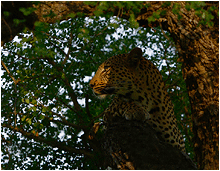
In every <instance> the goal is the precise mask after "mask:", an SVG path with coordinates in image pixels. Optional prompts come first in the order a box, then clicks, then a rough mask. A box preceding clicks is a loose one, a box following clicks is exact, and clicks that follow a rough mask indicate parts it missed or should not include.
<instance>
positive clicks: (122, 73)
mask: <svg viewBox="0 0 220 171" xmlns="http://www.w3.org/2000/svg"><path fill="white" fill-rule="evenodd" d="M142 53H143V52H142V50H141V48H139V47H135V48H133V49H132V50H131V51H130V53H127V54H119V55H116V56H112V57H110V58H108V59H107V60H106V61H104V62H103V63H102V64H101V65H100V66H99V67H98V70H97V71H96V73H95V75H94V76H93V78H92V79H91V80H90V82H89V85H90V87H91V88H92V90H93V92H94V94H95V95H96V96H98V97H99V98H100V99H104V98H106V96H108V95H114V98H113V101H112V102H111V104H110V105H109V106H108V107H107V108H106V109H105V111H104V116H103V120H104V121H112V120H113V119H114V118H117V117H123V118H125V119H126V120H138V121H141V122H145V123H148V124H149V125H150V126H151V127H152V128H153V129H154V130H156V132H157V133H158V134H159V135H160V136H161V137H162V139H163V141H165V142H166V143H168V144H170V145H172V146H174V147H177V148H179V149H180V150H181V151H182V152H185V143H184V139H183V136H182V134H181V132H180V130H179V128H178V126H177V120H176V117H175V114H174V106H173V103H172V102H171V99H170V97H169V94H168V92H167V90H166V88H165V83H164V81H163V78H162V75H161V73H160V71H159V70H158V69H157V67H156V66H155V65H154V64H153V63H152V62H151V61H150V60H148V59H146V58H145V57H143V56H142Z"/></svg>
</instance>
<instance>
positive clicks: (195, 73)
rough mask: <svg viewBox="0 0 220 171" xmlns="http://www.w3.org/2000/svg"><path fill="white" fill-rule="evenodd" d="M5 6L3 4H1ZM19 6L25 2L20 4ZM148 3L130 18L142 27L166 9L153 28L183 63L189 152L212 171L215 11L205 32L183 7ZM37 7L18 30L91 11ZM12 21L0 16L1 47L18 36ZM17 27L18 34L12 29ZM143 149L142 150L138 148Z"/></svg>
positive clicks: (78, 6) (60, 5) (215, 157)
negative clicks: (191, 137)
mask: <svg viewBox="0 0 220 171" xmlns="http://www.w3.org/2000/svg"><path fill="white" fill-rule="evenodd" d="M7 3H8V4H7ZM22 3H23V4H24V6H25V5H26V3H27V2H22ZM146 3H150V4H151V5H150V7H148V8H145V7H144V8H143V9H141V12H140V14H139V15H138V16H136V19H137V21H138V22H139V24H140V26H143V27H148V21H147V20H148V17H149V16H151V15H152V14H153V12H156V11H157V10H166V14H164V16H161V18H159V19H158V20H157V21H156V22H154V23H152V25H155V26H162V28H163V29H164V30H167V31H169V32H170V33H171V36H172V38H173V40H174V42H175V44H176V48H177V50H178V52H179V56H180V60H181V61H182V62H183V65H182V71H183V76H184V79H185V81H186V85H187V90H188V94H189V98H190V103H191V109H192V119H193V131H194V149H195V154H196V161H197V164H198V168H199V169H213V170H214V169H218V168H219V150H218V140H219V132H218V130H219V128H218V122H219V118H218V117H219V116H218V113H219V99H218V96H219V73H218V71H219V65H218V64H219V63H218V61H219V60H218V56H219V49H218V47H219V45H218V39H219V31H218V28H219V23H218V20H219V18H218V14H217V11H218V9H217V10H215V11H214V12H213V13H214V16H215V18H214V27H212V28H207V27H205V26H201V25H200V26H199V27H198V26H197V24H198V22H199V18H198V17H197V16H196V15H195V13H194V10H190V11H187V10H186V9H185V8H184V5H185V2H172V3H171V6H162V4H163V3H164V2H156V1H154V2H146ZM174 3H179V4H180V6H181V8H180V12H181V13H182V14H183V15H182V18H181V19H178V17H177V15H175V14H173V12H172V7H173V4H174ZM213 4H214V5H215V6H217V7H218V6H219V5H218V2H206V5H207V7H208V6H211V5H213ZM13 6H14V2H2V13H3V12H4V11H10V12H11V13H12V14H13V15H12V16H14V15H17V13H18V12H19V8H18V7H17V6H16V8H12V7H13ZM33 6H34V7H36V8H37V11H35V15H33V16H32V17H30V18H27V17H24V16H22V17H21V19H22V18H23V17H24V18H25V19H26V22H25V23H21V24H22V25H19V26H20V27H21V28H24V27H25V26H26V27H28V28H31V29H33V24H31V25H28V23H33V22H34V21H37V20H38V21H45V22H48V23H54V22H56V20H61V19H66V18H68V15H67V14H70V13H76V12H84V13H86V14H87V15H88V16H90V15H94V14H93V12H94V11H95V10H96V7H95V6H88V5H85V4H83V2H65V1H62V2H49V1H48V2H42V3H40V4H39V6H38V5H33ZM50 11H52V12H54V13H55V14H56V16H55V17H53V18H50V17H43V15H44V14H49V13H50ZM108 11H111V12H113V13H114V15H117V16H118V14H119V9H117V8H109V9H108V10H107V11H106V13H107V12H108ZM120 16H121V17H122V18H125V19H128V18H129V12H128V11H126V9H123V14H121V15H120ZM12 19H13V17H8V18H6V17H4V16H2V20H1V22H2V28H1V29H2V30H1V32H2V40H1V41H2V45H3V43H5V42H7V41H9V40H11V39H12V38H13V37H14V36H15V35H16V34H18V33H19V32H20V30H21V29H20V27H15V26H14V23H13V22H12ZM18 28H19V29H18ZM144 147H146V146H144Z"/></svg>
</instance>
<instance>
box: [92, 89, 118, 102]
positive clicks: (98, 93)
mask: <svg viewBox="0 0 220 171" xmlns="http://www.w3.org/2000/svg"><path fill="white" fill-rule="evenodd" d="M115 90H116V89H115V88H113V87H105V88H103V89H102V90H101V91H95V90H94V93H95V95H96V96H97V97H99V98H100V99H104V98H105V97H106V96H107V95H112V94H114V92H115Z"/></svg>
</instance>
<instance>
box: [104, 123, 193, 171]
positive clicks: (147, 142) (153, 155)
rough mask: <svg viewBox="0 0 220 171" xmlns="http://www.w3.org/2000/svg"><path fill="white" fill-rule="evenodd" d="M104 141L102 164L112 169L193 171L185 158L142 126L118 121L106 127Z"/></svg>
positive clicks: (153, 132) (145, 126)
mask: <svg viewBox="0 0 220 171" xmlns="http://www.w3.org/2000/svg"><path fill="white" fill-rule="evenodd" d="M104 140H105V141H104V151H105V152H106V157H105V164H106V166H110V167H111V168H112V169H128V170H131V169H132V170H133V169H138V170H142V169H144V170H162V169H169V170H171V169H172V170H173V169H174V170H177V169H181V170H188V169H190V170H193V169H196V166H195V164H194V163H193V162H192V161H191V159H190V158H189V157H188V156H187V155H186V154H185V155H184V154H183V153H182V152H180V150H179V149H177V148H175V147H173V146H171V145H169V144H166V143H164V142H163V141H162V139H161V138H160V137H158V136H157V135H156V132H155V131H154V130H153V129H152V128H151V127H150V126H149V125H148V124H144V123H142V122H138V121H128V120H125V119H118V120H117V121H116V122H114V123H112V124H111V125H109V126H107V129H106V134H105V138H104Z"/></svg>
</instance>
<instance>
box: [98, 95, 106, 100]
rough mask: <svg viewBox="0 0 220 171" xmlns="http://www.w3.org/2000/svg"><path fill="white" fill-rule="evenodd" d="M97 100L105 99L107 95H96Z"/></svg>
mask: <svg viewBox="0 0 220 171" xmlns="http://www.w3.org/2000/svg"><path fill="white" fill-rule="evenodd" d="M96 96H97V97H98V98H99V99H105V98H106V96H107V94H97V95H96Z"/></svg>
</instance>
